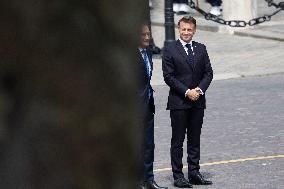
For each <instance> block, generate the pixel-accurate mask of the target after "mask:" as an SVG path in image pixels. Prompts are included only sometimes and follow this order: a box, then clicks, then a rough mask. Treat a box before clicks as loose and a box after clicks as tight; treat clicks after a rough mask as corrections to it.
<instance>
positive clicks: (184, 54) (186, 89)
mask: <svg viewBox="0 0 284 189" xmlns="http://www.w3.org/2000/svg"><path fill="white" fill-rule="evenodd" d="M178 30H179V35H180V37H179V39H178V40H177V41H175V42H173V43H171V44H169V45H168V46H166V47H165V49H164V53H163V61H162V68H163V76H164V80H165V82H166V84H167V85H168V86H169V87H170V91H169V97H168V103H167V109H168V110H170V117H171V126H172V138H171V150H170V151H171V165H172V172H173V177H174V186H176V187H179V188H191V187H192V184H198V185H208V184H212V182H211V181H208V180H205V179H204V177H203V176H202V175H201V174H200V172H199V168H200V166H199V160H200V135H201V127H202V124H203V116H204V109H205V108H206V106H205V92H206V90H207V88H208V87H209V85H210V83H211V81H212V79H213V71H212V67H211V64H210V60H209V57H208V54H207V50H206V47H205V45H203V44H201V43H198V42H195V41H192V37H193V35H194V34H195V32H196V20H195V19H194V18H193V17H191V16H185V17H183V18H181V19H180V20H179V22H178ZM185 134H187V163H188V179H189V180H187V179H185V178H184V174H183V172H182V168H183V163H182V156H183V142H184V139H185Z"/></svg>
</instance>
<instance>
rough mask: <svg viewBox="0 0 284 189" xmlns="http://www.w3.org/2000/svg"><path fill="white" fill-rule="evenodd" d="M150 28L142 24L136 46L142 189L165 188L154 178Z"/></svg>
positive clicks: (165, 188) (153, 106) (153, 109)
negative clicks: (140, 115)
mask: <svg viewBox="0 0 284 189" xmlns="http://www.w3.org/2000/svg"><path fill="white" fill-rule="evenodd" d="M149 43H150V30H149V26H148V25H147V24H144V25H143V26H142V32H141V41H140V46H139V48H138V52H137V54H138V59H139V62H138V67H139V71H140V72H139V81H140V84H139V87H138V89H139V91H138V94H139V98H140V100H141V104H142V106H143V108H142V110H143V113H144V116H143V126H144V145H143V151H144V152H143V153H144V154H143V155H144V156H143V161H144V166H143V180H142V183H141V188H142V189H167V187H160V186H158V185H157V183H156V182H155V180H154V174H153V163H154V148H155V144H154V113H155V105H154V98H153V89H152V86H151V83H150V81H151V76H152V70H153V63H152V53H151V51H150V49H149Z"/></svg>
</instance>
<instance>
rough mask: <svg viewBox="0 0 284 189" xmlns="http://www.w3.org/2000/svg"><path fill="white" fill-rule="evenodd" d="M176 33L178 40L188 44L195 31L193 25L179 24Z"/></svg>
mask: <svg viewBox="0 0 284 189" xmlns="http://www.w3.org/2000/svg"><path fill="white" fill-rule="evenodd" d="M178 31H179V35H180V38H181V39H182V40H183V41H185V42H187V43H189V42H190V41H191V39H192V37H193V35H194V33H195V31H196V28H195V26H194V24H193V23H186V22H180V24H179V28H178Z"/></svg>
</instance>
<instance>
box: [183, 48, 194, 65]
mask: <svg viewBox="0 0 284 189" xmlns="http://www.w3.org/2000/svg"><path fill="white" fill-rule="evenodd" d="M185 46H186V48H187V55H188V59H189V62H190V64H193V52H192V49H191V45H190V44H186V45H185Z"/></svg>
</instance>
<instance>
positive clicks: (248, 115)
mask: <svg viewBox="0 0 284 189" xmlns="http://www.w3.org/2000/svg"><path fill="white" fill-rule="evenodd" d="M153 2H154V9H153V10H152V12H151V19H152V33H153V38H154V40H155V43H156V45H157V46H158V47H163V43H164V40H165V29H164V27H163V23H164V15H163V9H164V4H163V2H164V0H156V1H155V0H153ZM199 2H202V1H199ZM258 2H259V7H258V10H259V16H261V15H262V14H265V13H266V12H265V11H268V12H269V11H270V10H271V8H268V7H267V6H265V4H264V3H265V2H264V0H258ZM203 5H204V7H205V8H204V9H207V10H209V8H210V7H209V6H208V5H207V4H204V3H203V4H202V3H200V7H201V6H203ZM192 14H193V16H194V17H195V18H196V19H197V25H198V28H197V32H196V35H195V36H194V40H196V41H198V42H201V43H204V44H205V45H206V46H207V50H208V54H209V57H210V60H211V64H212V67H213V70H214V80H213V82H212V84H211V86H210V88H209V89H208V91H207V105H208V106H207V107H208V108H207V109H206V112H205V119H204V127H203V130H202V137H201V165H203V166H202V167H201V172H202V173H203V174H204V175H205V177H207V178H209V179H210V180H213V182H214V184H213V185H212V186H194V188H199V189H259V188H261V189H282V188H284V180H283V178H284V172H283V167H284V158H283V157H284V143H283V141H284V130H283V126H284V125H283V122H284V109H283V107H284V104H283V103H284V53H283V52H284V51H283V50H284V42H283V40H282V39H284V37H283V34H284V22H283V20H284V11H282V12H280V13H279V14H278V15H277V16H275V17H273V19H272V21H271V22H268V23H266V24H261V25H259V26H256V27H252V28H248V29H246V30H242V31H239V33H235V34H234V35H230V34H227V33H222V32H220V31H219V27H220V26H219V25H218V24H216V23H214V22H210V21H207V20H205V19H204V18H202V17H201V16H200V15H198V14H197V13H194V12H193V13H192ZM179 18H180V16H175V21H177V20H178V19H179ZM250 33H252V34H253V35H251V34H250ZM257 33H260V34H261V35H255V34H257ZM264 33H266V34H268V36H269V37H267V36H266V35H264ZM177 35H178V32H177V30H176V36H177ZM279 36H280V37H279ZM153 61H154V72H153V79H152V85H153V87H154V90H155V91H156V92H155V102H156V110H157V111H156V116H155V143H156V151H155V164H154V167H155V168H154V169H155V176H156V180H157V182H158V184H160V185H163V186H168V187H169V189H173V188H174V187H173V179H172V174H171V169H170V156H169V149H170V135H171V127H170V118H169V112H168V111H166V110H165V107H166V101H167V95H168V87H167V86H166V85H165V83H164V81H163V77H162V69H161V66H162V60H161V57H160V56H159V55H155V56H154V59H153ZM184 149H186V148H184ZM185 157H186V154H185V155H184V163H185V159H186V158H185ZM250 157H253V158H252V159H251V160H252V161H244V162H242V160H244V159H245V158H250ZM257 158H260V159H259V160H258V159H257ZM262 158H263V159H262ZM236 159H237V160H238V159H240V160H239V161H237V162H236V163H230V162H228V161H227V162H226V160H236ZM224 160H225V163H224V164H219V163H220V161H224ZM210 162H215V164H214V163H213V164H212V165H207V163H210ZM185 165H186V164H185ZM184 172H185V174H186V173H187V171H186V169H185V171H184Z"/></svg>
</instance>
